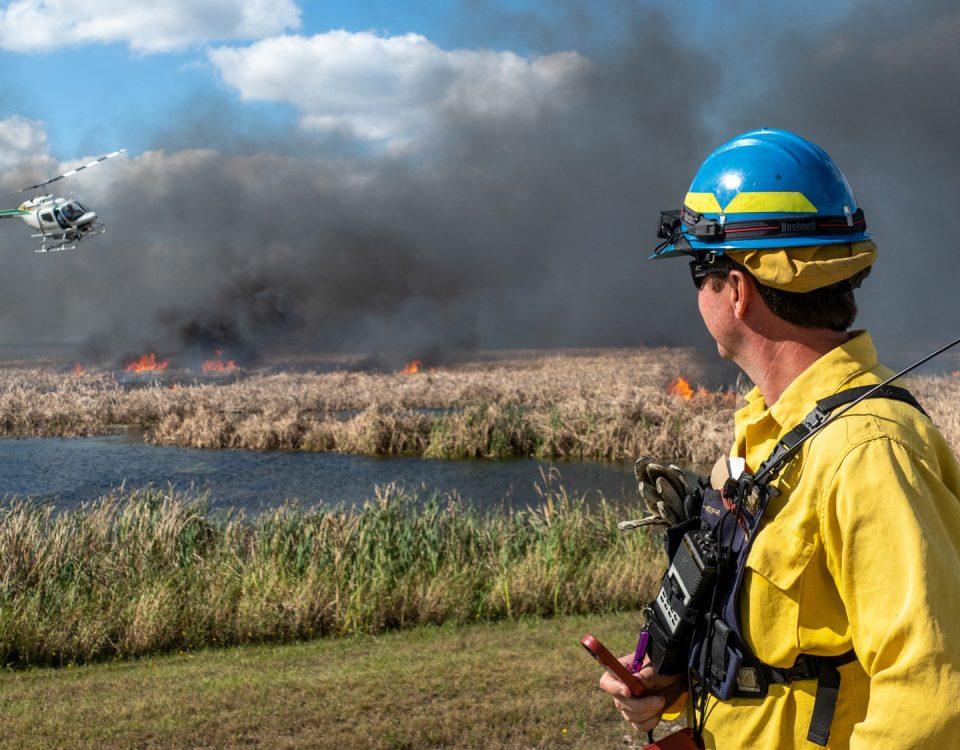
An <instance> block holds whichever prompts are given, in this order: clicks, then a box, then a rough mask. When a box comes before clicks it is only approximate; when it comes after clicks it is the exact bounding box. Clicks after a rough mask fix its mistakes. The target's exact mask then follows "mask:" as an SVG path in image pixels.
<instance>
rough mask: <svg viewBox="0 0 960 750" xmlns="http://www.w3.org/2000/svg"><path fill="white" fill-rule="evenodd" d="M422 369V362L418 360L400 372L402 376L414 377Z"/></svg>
mask: <svg viewBox="0 0 960 750" xmlns="http://www.w3.org/2000/svg"><path fill="white" fill-rule="evenodd" d="M422 369H423V362H421V361H420V360H419V359H415V360H413V362H410V363H409V364H408V365H407V366H406V367H404V368H403V369H402V370H401V371H400V372H402V373H403V374H404V375H415V374H416V373H418V372H420V371H421V370H422Z"/></svg>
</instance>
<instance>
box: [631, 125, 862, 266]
mask: <svg viewBox="0 0 960 750" xmlns="http://www.w3.org/2000/svg"><path fill="white" fill-rule="evenodd" d="M866 228H867V225H866V222H865V221H864V218H863V211H862V210H861V209H860V208H859V207H858V206H857V199H856V198H855V197H854V195H853V191H852V190H851V189H850V185H848V184H847V180H846V178H845V177H844V176H843V172H841V171H840V168H839V167H837V165H836V164H834V163H833V159H831V158H830V156H829V154H827V152H826V151H824V150H823V149H822V148H820V147H819V146H817V145H816V144H813V143H811V142H810V141H808V140H806V139H804V138H801V137H800V136H799V135H796V134H794V133H790V132H788V131H786V130H776V129H774V128H761V129H760V130H751V131H750V132H749V133H743V134H742V135H738V136H737V137H736V138H732V139H731V140H729V141H727V142H726V143H724V144H723V145H722V146H720V148H718V149H717V150H716V151H714V152H713V153H712V154H710V156H708V157H707V158H706V161H704V162H703V164H702V165H701V166H700V169H699V170H698V171H697V174H696V176H695V177H694V178H693V182H692V183H691V185H690V189H689V190H688V191H687V195H686V197H685V198H684V199H683V206H682V208H681V209H680V210H678V211H664V212H662V213H661V215H660V228H659V231H658V233H657V234H658V236H659V237H661V238H662V239H663V240H664V242H663V243H662V244H661V245H660V246H659V247H657V248H656V250H655V251H654V253H653V255H652V256H650V257H651V258H664V257H669V256H673V255H681V254H686V255H695V254H698V253H699V252H713V253H715V254H716V255H722V254H723V253H724V251H726V250H744V249H748V248H761V249H762V248H789V247H806V246H810V245H832V244H839V243H850V242H860V241H862V240H868V239H870V235H869V234H867V231H866Z"/></svg>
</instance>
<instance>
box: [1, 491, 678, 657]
mask: <svg viewBox="0 0 960 750" xmlns="http://www.w3.org/2000/svg"><path fill="white" fill-rule="evenodd" d="M636 510H637V509H633V511H632V512H636ZM624 512H627V513H629V512H631V511H629V510H627V511H624ZM620 519H622V515H621V513H619V512H617V511H616V510H615V509H614V508H613V507H612V506H611V505H610V504H608V503H606V502H603V501H602V502H600V503H599V504H589V505H588V504H587V503H585V502H584V500H583V498H574V497H571V496H569V495H568V494H567V492H566V491H565V490H564V489H563V488H562V487H561V486H559V485H557V484H556V482H555V481H554V479H552V478H550V477H547V478H546V481H545V483H544V487H543V489H542V492H541V497H540V502H539V503H538V504H537V505H536V506H535V507H529V508H527V509H525V510H519V511H517V510H509V509H503V508H501V509H500V510H494V511H484V512H481V511H478V510H476V509H474V508H473V507H472V506H469V505H466V504H464V503H463V502H461V501H460V500H459V499H458V498H457V497H455V496H439V495H431V496H429V497H418V496H417V495H416V494H415V493H410V492H408V491H406V490H404V489H401V488H399V487H397V486H395V485H388V486H384V487H380V488H378V489H377V490H376V493H375V496H374V497H373V498H371V499H370V500H369V501H368V502H367V503H365V504H364V505H363V506H362V507H361V508H358V509H355V510H347V509H343V508H340V509H334V510H323V509H308V510H304V509H301V508H298V507H295V506H293V505H287V506H284V507H282V508H279V509H276V510H274V511H272V512H268V513H265V514H263V515H260V516H257V517H255V518H246V517H244V516H243V515H231V516H228V517H217V516H216V515H215V514H211V513H210V512H209V510H208V507H207V504H206V502H205V499H204V498H203V497H197V496H191V495H188V494H181V493H178V492H175V491H173V490H169V489H168V490H158V489H147V490H138V491H123V490H117V491H116V492H114V493H113V494H111V495H109V496H106V497H103V498H100V499H99V500H96V501H95V502H93V503H92V504H90V505H88V506H86V507H82V508H79V509H77V510H72V511H67V512H62V513H59V514H57V513H54V512H53V511H52V510H51V508H50V507H44V506H40V505H35V504H33V503H31V502H26V501H21V500H16V499H14V500H8V501H6V502H5V503H4V505H3V506H2V508H0V660H2V662H3V663H4V664H6V665H9V666H15V667H23V666H29V665H41V664H46V665H59V664H72V663H81V662H88V661H92V660H98V659H104V658H114V657H135V656H138V655H141V654H147V653H154V652H162V651H174V650H188V649H197V648H201V647H208V646H226V645H233V644H244V643H256V642H266V641H291V640H297V639H306V638H313V637H317V636H323V635H343V634H349V633H378V632H381V631H384V630H386V629H393V628H403V627H409V626H414V625H420V624H425V623H446V622H449V623H470V622H477V621H486V620H499V619H517V618H522V617H524V616H528V615H558V614H568V613H587V612H604V611H611V610H616V609H628V608H635V607H637V606H638V604H639V603H640V602H641V601H642V600H643V599H644V598H646V597H649V595H650V594H651V589H652V586H653V584H654V577H655V576H656V575H657V573H658V572H659V568H660V566H661V564H662V563H661V561H660V559H659V552H658V549H657V543H656V542H655V540H651V539H650V538H648V537H647V536H645V535H643V534H639V533H632V534H623V533H621V532H618V531H617V530H616V521H617V520H620Z"/></svg>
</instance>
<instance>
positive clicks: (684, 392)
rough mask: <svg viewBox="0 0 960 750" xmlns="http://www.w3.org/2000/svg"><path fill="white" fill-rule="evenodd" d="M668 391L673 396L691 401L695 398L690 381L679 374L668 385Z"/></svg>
mask: <svg viewBox="0 0 960 750" xmlns="http://www.w3.org/2000/svg"><path fill="white" fill-rule="evenodd" d="M667 393H669V394H670V395H671V396H677V397H678V398H682V399H683V400H684V401H689V400H690V399H692V398H693V388H691V387H690V383H689V382H688V381H687V379H686V378H682V377H680V376H679V375H678V376H677V377H676V379H675V380H674V381H673V382H672V383H670V385H668V386H667Z"/></svg>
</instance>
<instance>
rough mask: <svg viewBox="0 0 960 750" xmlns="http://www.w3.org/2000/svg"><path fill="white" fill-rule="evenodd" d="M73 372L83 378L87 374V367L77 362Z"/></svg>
mask: <svg viewBox="0 0 960 750" xmlns="http://www.w3.org/2000/svg"><path fill="white" fill-rule="evenodd" d="M73 374H74V376H75V377H78V378H82V377H83V376H84V375H86V374H87V368H86V367H84V366H83V365H81V364H80V363H79V362H77V364H75V365H74V366H73Z"/></svg>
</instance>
